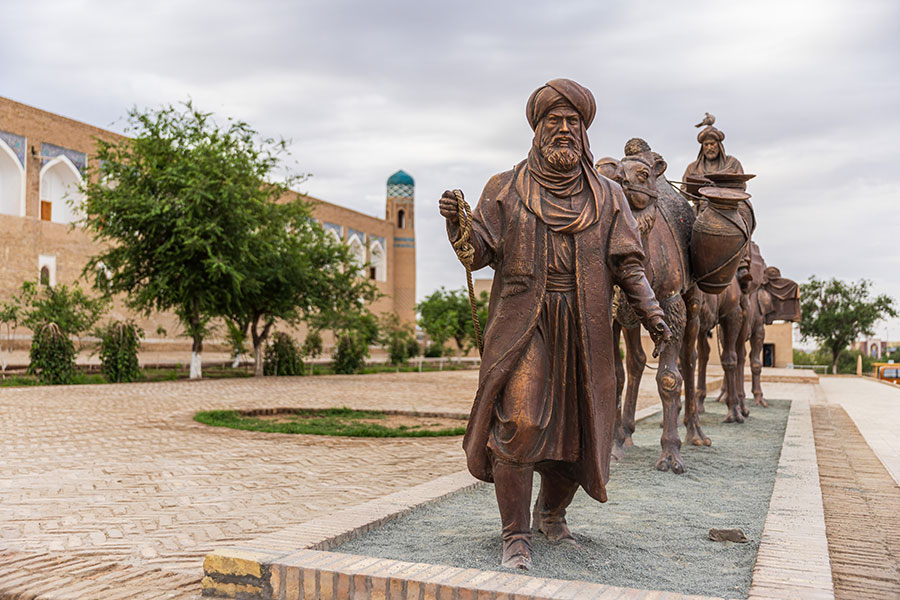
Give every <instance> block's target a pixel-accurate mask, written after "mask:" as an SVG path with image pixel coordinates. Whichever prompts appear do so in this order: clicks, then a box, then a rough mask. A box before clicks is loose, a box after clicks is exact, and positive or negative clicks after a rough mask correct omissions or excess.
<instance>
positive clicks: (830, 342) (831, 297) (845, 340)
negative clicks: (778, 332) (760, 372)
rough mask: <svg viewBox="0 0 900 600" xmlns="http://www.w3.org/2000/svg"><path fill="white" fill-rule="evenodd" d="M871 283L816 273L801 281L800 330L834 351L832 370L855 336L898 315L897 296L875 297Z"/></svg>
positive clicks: (835, 370) (870, 330) (872, 331)
mask: <svg viewBox="0 0 900 600" xmlns="http://www.w3.org/2000/svg"><path fill="white" fill-rule="evenodd" d="M871 286H872V282H870V281H868V280H866V279H860V280H859V281H857V282H855V283H853V282H851V283H847V282H845V281H841V280H840V279H836V278H832V279H829V280H827V281H825V280H821V279H817V278H816V277H815V276H812V277H810V278H809V281H807V282H806V283H803V284H801V285H800V298H801V310H802V313H803V316H802V318H801V320H800V334H801V335H802V336H803V337H804V338H806V339H809V338H812V339H815V340H818V341H819V342H821V344H822V345H823V346H824V347H825V348H827V349H828V350H830V351H831V369H832V373H837V372H838V360H839V359H840V356H841V352H842V351H843V350H844V349H845V348H846V347H847V346H849V345H850V343H851V342H852V341H853V340H855V339H856V338H857V337H859V336H861V335H866V336H868V335H872V334H874V333H875V329H874V326H875V324H876V323H877V322H878V321H879V320H880V319H882V318H885V317H896V316H897V311H896V309H895V308H894V299H893V298H891V297H890V296H888V295H886V294H880V295H878V296H875V297H872V296H871V294H870V288H871ZM854 370H855V367H854Z"/></svg>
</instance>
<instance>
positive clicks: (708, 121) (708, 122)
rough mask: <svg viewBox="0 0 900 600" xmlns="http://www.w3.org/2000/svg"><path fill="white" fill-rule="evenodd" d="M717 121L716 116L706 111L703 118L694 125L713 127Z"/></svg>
mask: <svg viewBox="0 0 900 600" xmlns="http://www.w3.org/2000/svg"><path fill="white" fill-rule="evenodd" d="M715 122H716V116H715V115H711V114H709V113H706V116H705V117H703V120H702V121H700V122H699V123H697V124H696V125H694V127H711V126H712V125H713V124H714V123H715Z"/></svg>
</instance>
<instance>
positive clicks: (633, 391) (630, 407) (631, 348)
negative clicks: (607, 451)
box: [622, 326, 647, 448]
mask: <svg viewBox="0 0 900 600" xmlns="http://www.w3.org/2000/svg"><path fill="white" fill-rule="evenodd" d="M622 332H623V333H624V334H625V366H626V368H627V369H628V385H627V386H626V387H625V402H624V404H623V405H622V427H623V429H624V430H625V439H624V441H623V445H624V447H626V448H628V447H629V446H633V445H634V442H632V441H631V434H633V433H634V413H635V410H636V409H637V397H638V392H639V391H640V390H639V388H640V386H641V376H642V375H643V374H644V367H645V366H646V365H647V355H646V354H644V350H643V348H641V328H640V326H638V327H634V328H633V329H623V330H622Z"/></svg>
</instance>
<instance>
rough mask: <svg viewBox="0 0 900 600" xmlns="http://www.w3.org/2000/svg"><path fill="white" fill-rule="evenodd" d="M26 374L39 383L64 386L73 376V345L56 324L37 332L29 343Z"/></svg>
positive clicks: (48, 325) (49, 324) (48, 324)
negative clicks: (36, 379) (28, 359)
mask: <svg viewBox="0 0 900 600" xmlns="http://www.w3.org/2000/svg"><path fill="white" fill-rule="evenodd" d="M30 357H31V362H30V363H29V365H28V373H29V374H31V375H37V378H38V380H39V381H40V382H41V383H49V384H54V385H55V384H65V383H70V382H71V381H72V378H73V376H74V375H75V344H73V343H72V340H70V339H69V336H67V335H66V334H64V333H63V332H62V331H61V330H60V329H59V326H58V325H57V324H56V323H47V324H46V325H44V326H42V327H41V328H40V329H38V330H37V332H35V334H34V338H33V339H32V341H31V352H30Z"/></svg>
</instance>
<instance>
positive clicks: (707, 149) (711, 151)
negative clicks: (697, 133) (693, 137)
mask: <svg viewBox="0 0 900 600" xmlns="http://www.w3.org/2000/svg"><path fill="white" fill-rule="evenodd" d="M703 156H704V158H706V160H716V159H717V158H719V142H717V141H716V140H710V139H706V140H703Z"/></svg>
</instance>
